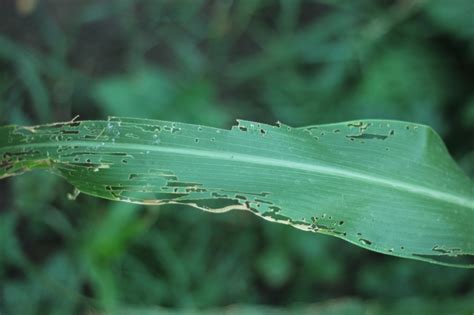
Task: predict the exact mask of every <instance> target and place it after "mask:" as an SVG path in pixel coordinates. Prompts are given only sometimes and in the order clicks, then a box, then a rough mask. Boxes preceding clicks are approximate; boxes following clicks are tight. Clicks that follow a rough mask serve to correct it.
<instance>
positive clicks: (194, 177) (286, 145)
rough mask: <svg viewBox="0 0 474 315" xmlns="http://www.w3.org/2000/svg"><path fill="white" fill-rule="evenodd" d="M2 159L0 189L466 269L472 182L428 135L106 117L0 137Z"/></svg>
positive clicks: (394, 125)
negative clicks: (201, 213) (54, 190)
mask: <svg viewBox="0 0 474 315" xmlns="http://www.w3.org/2000/svg"><path fill="white" fill-rule="evenodd" d="M0 158H1V159H0V178H4V177H8V176H12V175H17V174H21V173H23V172H25V171H28V170H32V169H37V168H46V169H49V170H51V171H53V172H54V173H57V174H59V175H61V176H62V177H64V178H65V179H66V180H67V181H69V182H70V183H71V184H72V185H74V186H75V187H76V188H77V190H78V191H80V192H83V193H86V194H89V195H93V196H97V197H101V198H106V199H111V200H120V201H125V202H132V203H139V204H146V205H163V204H187V205H190V206H193V207H196V208H199V209H202V210H206V211H211V212H225V211H229V210H233V209H240V210H248V211H251V212H253V213H254V214H256V215H258V216H260V217H262V218H264V219H267V220H270V221H274V222H279V223H284V224H289V225H292V226H294V227H297V228H299V229H303V230H306V231H314V232H320V233H324V234H329V235H333V236H336V237H339V238H342V239H345V240H347V241H349V242H351V243H354V244H356V245H359V246H361V247H364V248H367V249H370V250H373V251H377V252H381V253H385V254H390V255H394V256H399V257H405V258H412V259H419V260H424V261H429V262H435V263H440V264H444V265H451V266H461V267H474V263H473V257H474V236H473V235H474V234H473V229H474V228H473V222H474V200H473V183H472V180H471V179H469V177H468V176H466V175H465V174H464V173H463V172H462V171H461V170H460V169H459V167H458V166H457V165H456V163H455V162H454V161H453V159H452V158H451V157H450V155H449V153H448V152H447V150H446V148H445V146H444V144H443V142H442V140H441V139H440V138H439V136H438V135H437V134H436V133H435V132H434V131H433V130H432V129H431V128H429V127H427V126H422V125H417V124H411V123H405V122H399V121H386V120H363V121H355V122H344V123H337V124H330V125H320V126H308V127H301V128H292V127H289V126H286V125H283V124H278V125H276V126H272V125H265V124H260V123H255V122H249V121H239V123H238V125H237V126H234V127H233V128H232V129H231V130H223V129H216V128H211V127H205V126H199V125H190V124H183V123H175V122H165V121H156V120H145V119H134V118H115V117H112V118H110V119H109V120H107V121H71V122H66V123H56V124H50V125H41V126H32V127H22V126H5V127H1V128H0ZM308 246H311V244H308Z"/></svg>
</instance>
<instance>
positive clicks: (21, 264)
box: [0, 0, 474, 314]
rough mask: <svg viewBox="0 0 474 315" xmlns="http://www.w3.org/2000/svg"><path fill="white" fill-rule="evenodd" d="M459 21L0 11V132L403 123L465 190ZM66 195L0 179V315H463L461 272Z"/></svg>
mask: <svg viewBox="0 0 474 315" xmlns="http://www.w3.org/2000/svg"><path fill="white" fill-rule="evenodd" d="M472 16H474V3H473V2H472V1H469V0H453V1H444V0H432V1H422V0H404V1H402V0H393V1H375V0H371V1H369V0H361V1H335V0H324V1H322V0H321V1H310V0H307V1H303V0H301V1H298V0H295V1H284V0H281V1H269V0H268V1H199V0H198V1H190V0H183V1H164V0H163V1H152V0H139V1H129V0H116V1H59V0H44V1H38V0H36V1H35V0H16V1H13V0H6V1H3V2H2V3H1V4H0V124H6V123H18V124H36V123H45V122H51V121H61V120H70V119H71V118H72V117H74V116H75V115H76V114H80V115H81V118H83V119H87V118H91V119H92V118H105V116H107V115H128V116H135V117H145V118H154V119H163V120H177V121H184V122H190V123H203V124H208V125H214V126H219V127H228V126H229V125H230V124H232V120H233V118H244V119H249V120H256V121H262V122H268V123H274V122H275V121H277V120H280V121H282V122H284V123H287V124H290V125H309V124H319V123H325V122H334V121H340V120H351V119H360V118H390V119H404V120H410V121H414V122H418V123H426V124H429V125H431V126H433V127H434V129H436V130H437V131H438V132H439V133H441V135H442V137H443V139H444V140H445V141H446V143H447V145H448V149H449V150H450V152H451V153H452V154H453V156H454V157H455V158H456V159H457V160H458V161H459V163H460V164H461V165H462V167H463V168H464V169H465V170H466V171H467V172H468V173H469V174H470V175H471V176H473V175H474V167H473V165H474V148H473V144H472V142H473V141H472V138H473V134H474V115H473V113H474V102H473V100H474V90H473V88H472V79H471V77H472V73H474V35H473V30H474V25H473V23H474V22H473V19H472ZM470 140H471V141H470ZM369 162H370V161H369ZM71 190H72V188H71V187H70V186H68V185H67V184H65V183H64V181H62V180H61V179H57V178H55V177H52V176H48V175H47V174H43V173H31V174H27V175H24V176H22V177H18V178H14V179H8V180H3V181H1V182H0V312H1V313H2V314H3V313H5V314H44V313H48V314H70V313H85V312H89V311H94V312H95V310H98V309H99V310H100V309H104V308H105V309H107V310H108V311H110V312H111V313H118V312H119V311H123V312H127V311H128V310H132V313H137V310H143V311H144V312H145V311H147V310H151V311H153V308H154V307H155V306H157V305H159V306H161V307H167V308H173V309H178V310H182V309H208V308H213V309H215V308H220V307H224V306H227V305H231V304H243V305H255V304H264V305H269V306H273V307H296V305H301V304H312V303H320V302H322V301H326V300H333V299H338V300H339V299H344V298H347V297H350V298H352V300H351V301H354V302H353V303H352V302H351V303H352V304H350V305H349V306H347V307H353V308H354V311H353V313H356V312H357V310H367V309H369V310H370V309H371V307H376V308H375V310H374V308H372V310H374V312H377V310H380V309H382V310H386V309H389V310H390V311H392V312H393V313H394V314H406V313H408V311H409V310H410V311H411V312H412V313H422V312H425V313H430V314H431V313H432V312H431V310H433V308H430V307H432V306H431V305H435V307H436V308H435V309H434V310H436V311H437V312H438V313H450V314H451V313H452V314H469V311H468V310H469V309H471V310H472V309H474V305H473V302H472V294H473V293H474V281H473V280H472V279H473V277H474V274H473V272H472V271H469V270H458V269H447V268H445V267H440V266H432V265H426V264H423V263H418V262H411V261H406V260H401V259H397V258H392V257H385V256H381V255H378V254H374V253H370V252H367V251H364V250H361V249H358V248H355V247H353V246H350V245H348V244H345V243H344V242H343V241H339V240H335V239H331V238H328V237H326V236H322V235H313V234H310V233H304V232H302V231H298V230H295V229H292V228H290V227H286V226H279V225H272V224H265V223H264V222H262V221H261V220H257V219H255V218H254V217H253V216H251V215H250V214H246V213H241V212H234V213H227V214H223V215H218V216H216V215H210V214H206V213H202V212H198V211H194V210H192V209H187V208H173V207H161V208H157V207H142V206H134V205H122V204H117V203H113V202H104V201H102V200H97V199H95V198H91V197H87V196H79V197H78V199H77V200H76V201H70V200H68V199H67V198H66V197H65V196H66V195H67V194H68V193H71ZM366 301H368V302H367V304H366ZM398 301H400V302H398ZM433 301H436V304H435V303H433ZM323 304H324V303H323ZM373 305H376V306H373ZM397 305H398V306H397ZM242 307H243V306H242ZM321 307H324V306H321ZM133 310H135V311H133ZM242 310H243V311H245V312H248V313H252V312H264V311H263V310H261V309H260V310H258V309H250V308H249V309H247V308H246V307H245V309H244V308H242ZM289 310H291V308H289ZM417 310H419V311H417ZM348 312H349V311H347V312H346V313H348ZM360 312H362V311H360ZM471 312H472V311H471ZM326 313H329V311H326ZM335 313H336V314H337V312H335Z"/></svg>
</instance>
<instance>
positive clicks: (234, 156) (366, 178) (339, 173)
mask: <svg viewBox="0 0 474 315" xmlns="http://www.w3.org/2000/svg"><path fill="white" fill-rule="evenodd" d="M92 143H94V142H90V141H68V142H65V143H64V145H68V146H78V147H81V146H82V147H92V146H96V145H94V144H92ZM19 146H23V147H29V148H45V147H57V146H58V145H57V144H56V145H52V144H51V143H35V144H27V145H25V144H22V145H12V146H8V147H3V148H2V150H5V151H8V150H9V149H13V148H17V147H19ZM99 146H100V147H105V148H108V149H120V150H138V151H145V152H146V151H153V152H163V153H173V154H180V155H189V156H196V157H205V158H210V159H215V160H225V161H234V162H244V163H249V164H255V165H264V166H275V167H281V168H288V169H296V170H301V171H308V172H313V173H320V174H326V175H331V176H336V177H342V178H351V179H354V180H359V181H362V182H369V183H375V184H380V185H383V186H386V187H390V188H393V189H396V190H399V191H405V192H409V193H412V194H416V195H422V196H425V197H429V198H433V199H437V200H441V201H444V202H447V203H451V204H455V205H458V206H461V207H465V208H468V209H471V210H474V201H473V200H469V199H468V198H464V197H461V196H458V195H454V194H450V193H445V192H442V191H439V190H435V189H431V188H427V187H423V186H419V185H414V184H410V183H407V182H403V181H399V180H396V179H388V178H384V177H376V176H372V175H368V174H365V173H359V172H354V171H351V170H347V169H339V168H335V167H332V166H328V165H316V164H308V163H304V162H293V161H287V160H282V159H274V158H270V157H264V156H258V155H249V154H242V153H236V152H223V151H216V150H203V149H200V150H197V149H190V148H173V147H169V146H163V145H148V144H136V143H124V142H120V143H108V142H105V143H100V144H99Z"/></svg>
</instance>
